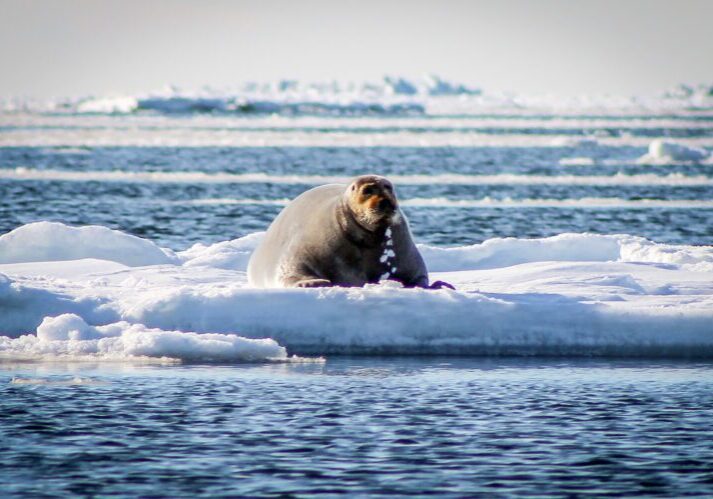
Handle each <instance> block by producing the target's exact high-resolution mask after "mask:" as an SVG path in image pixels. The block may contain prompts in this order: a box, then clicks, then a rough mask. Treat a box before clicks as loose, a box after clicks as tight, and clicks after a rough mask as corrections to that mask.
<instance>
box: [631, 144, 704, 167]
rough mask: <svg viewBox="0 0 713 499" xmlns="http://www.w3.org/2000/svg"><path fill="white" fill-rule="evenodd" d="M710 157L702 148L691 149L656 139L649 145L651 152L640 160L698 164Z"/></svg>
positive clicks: (640, 161) (641, 161) (643, 161)
mask: <svg viewBox="0 0 713 499" xmlns="http://www.w3.org/2000/svg"><path fill="white" fill-rule="evenodd" d="M709 156H710V153H709V152H708V151H707V150H706V149H703V148H701V147H691V146H686V145H683V144H677V143H675V142H668V141H664V140H661V139H656V140H654V141H652V142H651V144H649V152H648V153H647V154H644V155H643V156H641V157H640V158H639V159H638V162H639V163H670V162H691V163H698V162H701V161H703V160H705V159H707V158H708V157H709Z"/></svg>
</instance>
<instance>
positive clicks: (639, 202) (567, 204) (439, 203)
mask: <svg viewBox="0 0 713 499" xmlns="http://www.w3.org/2000/svg"><path fill="white" fill-rule="evenodd" d="M289 202H290V200H289V199H287V198H281V199H249V198H243V199H236V198H206V199H192V200H189V201H174V203H176V204H190V205H195V206H210V205H263V206H285V205H286V204H287V203H289ZM400 204H401V205H402V206H408V207H416V208H418V207H436V208H594V209H596V208H612V209H618V208H637V209H644V208H669V209H676V208H680V209H689V208H701V209H709V208H713V201H709V200H697V199H623V198H597V197H585V198H578V199H540V198H535V199H513V198H503V199H495V198H490V197H485V198H482V199H450V198H444V197H436V198H410V199H402V200H401V201H400Z"/></svg>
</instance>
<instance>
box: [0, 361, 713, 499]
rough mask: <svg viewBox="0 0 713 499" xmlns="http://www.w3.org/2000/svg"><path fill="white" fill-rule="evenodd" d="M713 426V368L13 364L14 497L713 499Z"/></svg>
mask: <svg viewBox="0 0 713 499" xmlns="http://www.w3.org/2000/svg"><path fill="white" fill-rule="evenodd" d="M13 378H15V379H16V380H20V381H25V382H24V383H12V382H11V380H12V379H13ZM72 380H75V381H74V382H73V381H72ZM79 380H82V382H81V383H79V384H77V382H78V381H79ZM72 383H74V384H72ZM711 421H713V365H711V364H710V363H705V364H698V363H681V362H678V363H665V362H657V363H647V362H645V361H631V362H626V361H586V360H584V361H582V360H580V361H562V360H557V361H547V360H507V359H499V360H485V359H413V358H390V359H350V358H330V359H328V360H327V362H326V364H311V365H245V366H154V367H151V366H140V365H139V366H131V365H125V364H117V365H111V364H108V365H91V364H73V365H72V364H70V365H64V364H0V469H1V470H2V471H1V472H0V490H2V491H3V496H4V497H19V496H23V497H66V496H67V495H77V496H121V497H136V496H152V497H155V496H162V497H178V496H181V497H195V496H202V497H208V496H255V495H297V496H310V495H313V494H318V493H325V494H333V495H336V494H345V495H346V494H349V495H393V494H406V495H418V494H431V493H437V494H440V495H446V496H453V497H462V496H472V495H481V496H486V497H508V496H522V495H527V496H530V495H538V496H557V497H565V496H566V497H572V496H578V495H581V496H590V495H616V496H621V495H645V496H664V497H680V496H683V495H694V496H708V495H711V494H713V447H712V446H711V445H710V443H711V441H713V423H711Z"/></svg>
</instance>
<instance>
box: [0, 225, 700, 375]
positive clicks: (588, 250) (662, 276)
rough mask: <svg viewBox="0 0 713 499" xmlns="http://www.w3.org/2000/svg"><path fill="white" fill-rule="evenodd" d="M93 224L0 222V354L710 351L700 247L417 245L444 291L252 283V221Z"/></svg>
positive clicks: (516, 242) (208, 356)
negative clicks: (199, 228) (148, 227)
mask: <svg viewBox="0 0 713 499" xmlns="http://www.w3.org/2000/svg"><path fill="white" fill-rule="evenodd" d="M28 227H29V228H28ZM33 227H39V228H40V229H41V230H40V229H37V228H33ZM43 227H44V228H43ZM48 227H49V228H48ZM100 229H101V228H91V229H90V230H91V233H92V237H91V238H89V239H81V238H80V239H76V240H73V239H72V238H71V237H69V238H68V237H67V234H71V235H74V237H78V236H76V235H77V234H83V232H82V231H84V230H86V228H72V227H67V226H62V225H61V224H51V225H47V224H40V225H39V226H24V227H20V228H19V229H17V231H16V232H19V233H20V234H23V233H25V232H26V231H28V230H29V231H32V233H33V238H32V239H23V238H9V239H8V238H7V237H5V236H7V234H6V235H5V236H3V237H5V239H3V241H4V245H3V246H2V247H1V248H2V249H0V258H2V261H3V262H4V263H3V264H0V311H2V313H0V334H2V335H4V336H3V337H1V338H0V350H3V352H4V353H3V355H4V356H6V357H7V356H10V357H12V356H33V355H34V356H40V357H41V356H53V355H55V356H56V355H59V356H64V357H69V358H72V357H82V356H90V357H92V356H93V357H99V358H129V357H136V356H150V357H172V358H178V359H183V360H191V361H199V362H200V361H225V362H233V361H242V360H248V359H257V358H268V357H269V358H285V356H286V355H287V352H289V353H290V354H298V355H322V354H327V355H330V354H419V355H438V354H459V355H491V354H492V355H503V354H517V355H614V356H657V357H676V356H692V357H695V356H698V357H713V247H704V246H678V245H665V244H657V243H654V242H652V241H648V240H646V239H643V238H640V237H635V236H628V235H611V236H605V235H595V234H562V235H559V236H555V237H549V238H543V239H516V238H509V239H491V240H488V241H485V242H483V243H480V244H474V245H471V246H463V247H457V248H441V247H434V246H428V245H421V246H420V250H421V252H422V254H423V256H424V259H425V260H426V263H427V265H428V267H429V270H430V272H431V278H432V279H433V280H435V279H441V280H445V281H448V282H451V283H453V284H455V285H456V288H457V291H451V290H439V291H432V290H422V289H405V288H402V287H400V286H391V285H390V283H388V282H384V283H381V284H378V285H370V286H367V287H365V288H351V289H347V288H326V289H275V290H261V289H254V288H250V287H249V286H248V283H247V278H246V275H245V267H246V265H247V261H248V258H249V255H250V253H251V251H252V250H253V249H254V248H255V246H256V245H257V244H258V243H259V241H260V238H261V237H262V236H261V234H260V233H257V234H250V235H248V236H246V237H243V238H240V239H236V240H233V241H224V242H221V243H217V244H213V245H202V244H198V245H194V246H193V247H191V248H189V249H187V250H185V251H181V252H178V253H176V254H173V253H172V252H170V251H164V250H161V249H160V248H158V247H157V246H156V245H154V244H153V243H151V242H150V241H146V240H141V239H138V238H136V239H138V241H139V242H136V243H135V244H129V245H125V246H120V244H119V243H122V244H123V241H127V240H128V241H134V238H133V236H129V235H126V234H122V233H121V232H118V231H111V230H109V229H104V230H100ZM11 234H12V233H11ZM8 241H9V242H8ZM35 245H36V246H38V247H42V248H43V249H42V252H39V251H38V250H35V249H33V246H35ZM85 245H86V246H85ZM76 246H83V248H82V250H81V251H79V250H78V249H76V248H74V249H71V251H70V249H69V247H76ZM111 246H114V247H115V251H113V252H107V251H106V247H111ZM22 248H24V249H25V250H26V253H27V254H28V255H39V256H41V260H42V261H40V260H37V259H35V261H28V259H27V258H25V254H24V253H23V252H22V251H20V250H21V249H22ZM157 251H158V252H157ZM160 255H163V257H161V256H160ZM70 257H74V258H75V259H72V260H68V259H67V258H70ZM152 258H155V260H152ZM136 264H140V265H141V266H135V265H136ZM268 339H271V340H272V341H270V340H268ZM252 340H261V341H259V342H258V343H251V341H252ZM281 347H284V349H285V350H282V349H281Z"/></svg>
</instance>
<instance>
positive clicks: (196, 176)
mask: <svg viewBox="0 0 713 499" xmlns="http://www.w3.org/2000/svg"><path fill="white" fill-rule="evenodd" d="M388 177H389V179H390V180H391V181H393V182H394V183H395V184H397V185H399V184H400V185H430V184H440V185H592V186H606V185H613V186H620V185H664V186H684V187H685V186H689V187H693V186H710V185H713V177H708V176H705V175H684V174H681V173H669V174H668V175H656V174H653V173H643V174H632V175H629V174H624V173H616V174H614V175H520V174H510V173H501V174H495V175H465V174H458V173H442V174H434V175H420V174H415V175H388ZM352 178H353V177H348V176H339V175H273V174H267V173H225V172H220V173H208V172H200V171H185V172H177V171H164V172H128V171H121V170H109V171H102V170H94V171H70V170H49V169H48V170H45V169H36V168H26V167H17V168H13V169H7V168H6V169H0V179H5V180H43V181H51V180H59V181H70V182H90V181H98V182H141V183H191V184H194V183H200V184H255V183H265V184H288V185H320V184H330V183H336V184H345V183H349V182H350V181H351V180H352Z"/></svg>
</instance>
